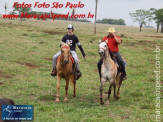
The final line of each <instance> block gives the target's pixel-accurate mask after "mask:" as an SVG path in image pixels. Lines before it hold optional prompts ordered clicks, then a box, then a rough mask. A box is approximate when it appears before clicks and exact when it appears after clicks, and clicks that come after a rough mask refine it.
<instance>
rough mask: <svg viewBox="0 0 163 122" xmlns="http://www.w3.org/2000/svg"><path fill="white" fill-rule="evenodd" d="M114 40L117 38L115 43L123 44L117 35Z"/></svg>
mask: <svg viewBox="0 0 163 122" xmlns="http://www.w3.org/2000/svg"><path fill="white" fill-rule="evenodd" d="M114 38H115V41H116V42H117V43H118V44H121V43H122V40H121V39H120V38H119V37H118V36H115V35H114Z"/></svg>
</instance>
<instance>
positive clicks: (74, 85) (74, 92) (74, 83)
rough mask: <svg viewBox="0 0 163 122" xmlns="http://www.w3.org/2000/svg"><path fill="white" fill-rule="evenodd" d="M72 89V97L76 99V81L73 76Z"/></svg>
mask: <svg viewBox="0 0 163 122" xmlns="http://www.w3.org/2000/svg"><path fill="white" fill-rule="evenodd" d="M73 87H74V91H73V97H76V80H75V78H74V76H73Z"/></svg>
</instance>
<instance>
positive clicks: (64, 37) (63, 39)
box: [59, 35, 66, 48]
mask: <svg viewBox="0 0 163 122" xmlns="http://www.w3.org/2000/svg"><path fill="white" fill-rule="evenodd" d="M61 42H62V43H66V35H65V36H63V38H62V41H61ZM59 46H60V48H61V44H60V45H59Z"/></svg>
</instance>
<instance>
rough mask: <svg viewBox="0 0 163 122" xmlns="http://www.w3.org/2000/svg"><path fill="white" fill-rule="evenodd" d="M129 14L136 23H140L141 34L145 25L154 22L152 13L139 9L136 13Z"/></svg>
mask: <svg viewBox="0 0 163 122" xmlns="http://www.w3.org/2000/svg"><path fill="white" fill-rule="evenodd" d="M129 14H130V16H131V17H132V19H133V21H134V22H136V21H138V22H139V25H140V32H141V29H142V27H143V25H146V23H147V22H150V21H151V20H152V13H151V12H150V11H146V10H144V9H138V10H136V11H135V13H129Z"/></svg>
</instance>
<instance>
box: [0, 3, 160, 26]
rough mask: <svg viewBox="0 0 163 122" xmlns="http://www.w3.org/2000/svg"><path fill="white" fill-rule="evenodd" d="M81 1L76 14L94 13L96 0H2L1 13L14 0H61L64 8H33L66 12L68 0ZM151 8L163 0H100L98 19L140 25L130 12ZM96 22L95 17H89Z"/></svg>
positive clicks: (158, 5) (152, 24)
mask: <svg viewBox="0 0 163 122" xmlns="http://www.w3.org/2000/svg"><path fill="white" fill-rule="evenodd" d="M79 1H81V4H84V7H83V8H76V9H75V11H76V14H86V15H87V14H88V13H89V12H91V13H92V14H94V12H95V0H0V14H4V13H5V10H4V5H5V2H6V3H7V7H8V9H7V12H10V11H12V6H13V4H14V2H19V3H23V2H25V3H26V4H32V6H34V4H35V2H39V3H40V4H42V3H43V2H46V3H47V4H50V5H51V6H52V3H53V2H59V3H60V4H64V7H63V8H57V9H56V8H51V7H49V8H32V10H35V11H45V12H50V11H51V10H52V11H53V12H55V13H62V14H66V13H67V12H72V9H71V8H65V5H66V3H67V2H70V3H72V4H75V3H76V4H78V3H79ZM150 8H156V9H160V8H163V0H99V2H98V10H97V19H103V18H112V19H120V18H122V19H124V20H125V23H126V25H127V26H139V24H138V22H133V20H132V18H131V17H130V15H129V13H130V12H131V13H133V12H135V10H137V9H146V10H149V9H150ZM89 20H90V21H92V22H94V18H93V19H89ZM150 26H154V27H156V24H155V22H154V21H153V22H151V23H150Z"/></svg>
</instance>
